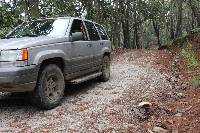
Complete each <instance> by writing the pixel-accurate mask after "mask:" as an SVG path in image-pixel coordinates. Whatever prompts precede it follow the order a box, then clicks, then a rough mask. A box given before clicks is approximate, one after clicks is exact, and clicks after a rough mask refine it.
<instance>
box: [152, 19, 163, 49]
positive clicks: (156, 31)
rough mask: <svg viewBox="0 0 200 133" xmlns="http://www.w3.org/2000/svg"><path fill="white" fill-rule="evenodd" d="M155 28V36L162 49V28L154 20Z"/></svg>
mask: <svg viewBox="0 0 200 133" xmlns="http://www.w3.org/2000/svg"><path fill="white" fill-rule="evenodd" d="M153 28H154V32H155V35H156V37H157V41H158V46H159V47H161V41H160V27H159V25H158V23H157V22H156V21H155V20H153Z"/></svg>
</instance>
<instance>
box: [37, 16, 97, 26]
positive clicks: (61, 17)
mask: <svg viewBox="0 0 200 133" xmlns="http://www.w3.org/2000/svg"><path fill="white" fill-rule="evenodd" d="M49 19H79V20H83V21H88V22H92V23H95V24H98V23H96V22H94V21H92V20H88V19H83V18H79V17H53V18H40V19H36V20H33V21H37V20H49ZM98 25H100V24H98Z"/></svg>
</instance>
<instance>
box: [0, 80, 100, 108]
mask: <svg viewBox="0 0 200 133" xmlns="http://www.w3.org/2000/svg"><path fill="white" fill-rule="evenodd" d="M97 83H98V81H97V80H96V79H94V80H90V81H87V82H85V83H81V84H78V85H70V84H66V89H65V95H64V100H67V99H68V97H73V96H77V95H79V94H84V93H86V92H87V91H88V90H90V89H94V88H95V85H96V84H97ZM61 106H62V105H61ZM0 108H1V109H8V108H15V109H17V108H18V109H21V108H30V109H35V110H38V108H37V107H35V106H34V105H32V104H31V102H30V99H29V94H28V93H3V94H0Z"/></svg>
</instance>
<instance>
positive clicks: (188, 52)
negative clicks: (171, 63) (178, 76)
mask: <svg viewBox="0 0 200 133" xmlns="http://www.w3.org/2000/svg"><path fill="white" fill-rule="evenodd" d="M181 56H182V57H183V59H184V61H185V63H186V65H187V67H188V68H189V69H195V68H196V67H197V66H198V58H197V56H196V54H195V52H194V51H193V50H192V44H191V43H189V42H187V43H186V46H185V48H182V49H181Z"/></svg>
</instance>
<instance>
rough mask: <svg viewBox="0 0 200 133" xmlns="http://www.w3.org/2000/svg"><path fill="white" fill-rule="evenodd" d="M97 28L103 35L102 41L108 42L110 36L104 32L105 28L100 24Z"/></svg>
mask: <svg viewBox="0 0 200 133" xmlns="http://www.w3.org/2000/svg"><path fill="white" fill-rule="evenodd" d="M96 27H97V29H98V31H99V33H100V35H101V38H102V40H108V36H107V34H106V31H105V30H104V28H103V27H102V26H100V25H98V24H96Z"/></svg>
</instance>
